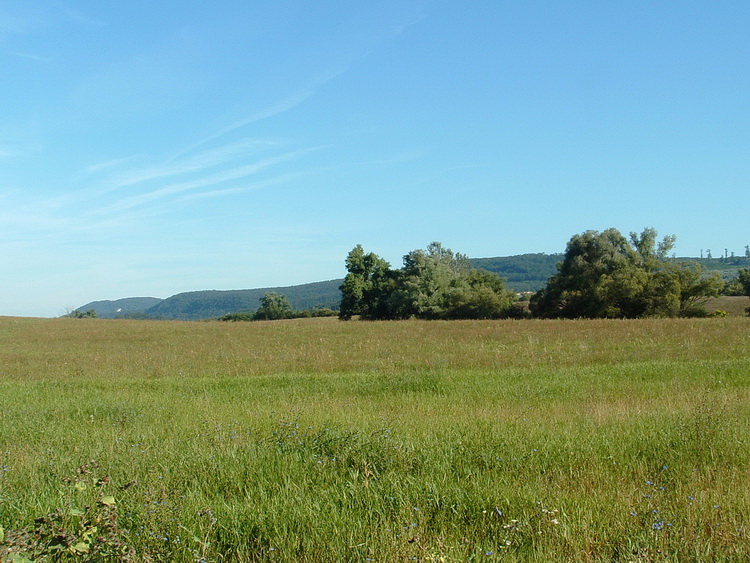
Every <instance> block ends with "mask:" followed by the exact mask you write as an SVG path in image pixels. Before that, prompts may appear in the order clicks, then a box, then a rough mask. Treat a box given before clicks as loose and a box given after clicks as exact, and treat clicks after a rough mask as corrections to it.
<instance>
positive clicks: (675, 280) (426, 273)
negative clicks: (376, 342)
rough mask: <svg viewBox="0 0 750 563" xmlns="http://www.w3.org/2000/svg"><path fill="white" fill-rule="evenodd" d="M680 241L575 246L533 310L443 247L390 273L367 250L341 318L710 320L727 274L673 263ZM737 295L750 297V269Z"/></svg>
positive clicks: (579, 238)
mask: <svg viewBox="0 0 750 563" xmlns="http://www.w3.org/2000/svg"><path fill="white" fill-rule="evenodd" d="M674 243H675V237H674V236H666V237H664V238H662V239H661V240H658V239H657V232H656V230H654V229H652V228H647V229H644V230H643V232H641V233H640V234H638V233H630V236H629V238H626V237H625V236H623V235H622V234H621V233H620V232H619V231H618V230H617V229H607V230H605V231H603V232H598V231H593V230H590V231H586V232H584V233H582V234H579V235H575V236H573V237H572V238H571V239H570V241H569V242H568V244H567V247H566V250H565V253H564V254H563V260H562V261H561V262H559V263H558V264H557V273H556V274H555V275H553V276H552V277H551V278H549V280H548V281H547V284H546V286H545V287H544V288H542V289H541V290H539V291H538V292H536V293H535V294H534V295H533V296H532V297H531V299H530V302H529V308H528V310H526V309H525V307H523V306H521V305H520V304H519V303H518V302H517V300H516V295H515V293H513V292H511V291H509V290H507V289H506V288H505V284H504V281H503V279H502V278H501V277H500V276H499V275H497V274H494V273H491V272H488V271H485V270H480V269H476V268H472V267H470V266H469V262H468V258H467V257H466V256H464V255H462V254H460V253H454V252H453V251H452V250H450V249H448V248H445V247H443V246H442V244H441V243H439V242H434V243H432V244H430V245H429V246H428V247H427V249H426V250H421V249H420V250H413V251H411V252H409V253H408V254H406V255H405V256H404V257H403V267H402V268H399V269H393V268H391V266H390V264H389V263H388V262H387V261H385V260H384V259H382V258H381V257H379V256H378V255H377V254H375V253H373V252H369V253H366V252H365V250H364V249H363V248H362V246H361V245H357V246H355V247H354V249H352V251H351V252H349V255H348V256H347V258H346V262H345V264H346V269H347V275H346V277H345V278H344V282H343V283H342V285H341V287H340V289H341V294H342V297H341V306H340V308H339V318H340V319H342V320H349V319H351V318H353V317H355V316H357V317H359V318H361V319H365V320H386V319H406V318H420V319H500V318H522V317H529V316H530V317H535V318H640V317H695V316H706V315H708V312H707V311H706V309H705V302H706V300H707V299H708V298H710V297H715V296H717V295H719V293H720V292H721V291H722V290H723V289H724V285H725V284H724V281H723V280H722V279H721V278H720V276H719V275H718V274H717V273H712V274H707V273H706V272H704V271H703V270H702V268H701V267H700V265H698V264H697V263H694V262H687V261H684V262H681V261H676V260H673V259H669V258H668V254H669V252H670V251H671V250H672V248H673V247H674ZM732 283H734V285H735V286H737V287H736V288H735V290H737V291H739V288H741V290H742V291H744V294H745V295H750V269H744V270H740V272H739V276H738V278H737V279H736V280H733V282H732Z"/></svg>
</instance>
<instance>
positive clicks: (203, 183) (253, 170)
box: [96, 147, 322, 214]
mask: <svg viewBox="0 0 750 563" xmlns="http://www.w3.org/2000/svg"><path fill="white" fill-rule="evenodd" d="M320 148H322V147H313V148H308V149H302V150H298V151H291V152H286V153H282V154H280V155H276V156H272V157H268V158H264V159H261V160H258V161H256V162H253V163H250V164H244V165H241V166H236V167H233V168H230V169H226V170H221V171H218V172H212V173H209V174H207V175H203V176H200V177H198V178H195V179H192V180H188V181H184V182H177V183H172V184H168V185H166V186H163V187H160V188H158V189H155V190H151V191H148V192H145V193H141V194H137V195H134V196H131V197H126V198H123V199H120V200H119V201H116V202H115V203H113V204H111V205H109V206H107V207H105V208H102V209H99V210H97V211H96V214H106V213H113V212H123V211H126V210H128V209H131V208H134V207H139V206H143V205H146V204H149V203H153V202H156V201H159V200H164V199H166V198H168V197H170V196H176V195H179V194H183V193H185V192H189V191H194V190H199V189H201V188H207V187H211V186H218V185H221V184H226V183H227V182H231V181H234V180H240V179H243V178H248V177H250V176H253V175H255V174H257V173H259V172H261V171H262V170H265V169H266V168H269V167H272V166H274V165H277V164H281V163H283V162H289V161H291V160H294V159H297V158H299V157H301V156H303V155H304V154H306V153H309V152H311V151H314V150H319V149H320ZM229 152H231V151H229ZM220 154H224V153H223V152H222V151H221V150H217V151H210V154H209V155H207V154H203V155H199V157H196V159H191V160H190V162H189V163H178V164H176V165H175V166H172V167H166V168H164V169H159V171H158V174H157V173H156V171H155V169H152V170H150V171H146V172H141V173H138V172H136V173H135V174H133V175H132V176H130V180H129V184H128V185H134V184H137V183H143V182H145V181H146V180H152V179H154V178H164V177H168V176H178V175H184V174H187V173H188V172H189V171H200V170H203V169H204V168H205V166H199V165H198V163H202V164H204V165H205V163H206V162H216V161H218V162H222V159H218V160H216V159H217V156H218V155H220Z"/></svg>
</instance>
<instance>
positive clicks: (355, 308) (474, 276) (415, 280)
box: [339, 242, 515, 320]
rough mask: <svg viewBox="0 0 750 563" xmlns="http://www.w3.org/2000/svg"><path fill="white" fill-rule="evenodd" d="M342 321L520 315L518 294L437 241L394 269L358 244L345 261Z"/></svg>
mask: <svg viewBox="0 0 750 563" xmlns="http://www.w3.org/2000/svg"><path fill="white" fill-rule="evenodd" d="M346 267H347V271H348V273H347V275H346V278H344V283H343V284H342V285H341V293H342V299H341V308H340V314H339V317H340V318H341V319H344V320H346V319H350V318H351V317H352V316H354V315H359V316H360V317H361V318H363V319H405V318H410V317H417V318H422V319H459V318H461V319H468V318H502V317H508V316H513V315H514V314H515V307H514V301H515V295H514V294H513V293H512V292H510V291H507V290H506V289H505V286H504V283H503V280H502V279H501V278H500V277H499V276H498V275H497V274H494V273H491V272H486V271H480V270H474V269H472V268H471V267H470V266H469V261H468V258H467V257H466V256H464V255H462V254H460V253H454V252H453V251H452V250H450V249H449V248H445V247H443V245H442V244H440V243H439V242H433V243H431V244H430V245H428V246H427V249H426V250H422V249H419V250H413V251H411V252H409V253H408V254H407V255H406V256H404V266H403V268H401V269H400V270H392V269H390V266H389V265H388V263H387V262H385V261H384V260H382V259H381V258H379V257H378V256H377V255H376V254H372V253H369V254H366V253H365V251H364V249H363V248H362V247H361V246H360V245H357V246H356V247H355V248H354V249H353V250H352V251H351V252H350V253H349V255H348V257H347V259H346Z"/></svg>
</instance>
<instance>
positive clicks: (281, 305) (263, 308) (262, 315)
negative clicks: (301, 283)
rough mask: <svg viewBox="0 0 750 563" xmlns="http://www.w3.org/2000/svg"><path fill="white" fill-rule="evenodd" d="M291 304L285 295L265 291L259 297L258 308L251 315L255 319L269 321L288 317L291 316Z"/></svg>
mask: <svg viewBox="0 0 750 563" xmlns="http://www.w3.org/2000/svg"><path fill="white" fill-rule="evenodd" d="M293 314H294V312H293V311H292V306H291V304H290V303H289V300H288V299H287V298H286V295H278V294H276V293H274V292H270V293H265V294H264V295H263V297H261V298H260V308H259V309H258V310H257V311H256V312H255V314H254V315H253V320H256V321H271V320H277V319H289V318H291V317H292V316H293Z"/></svg>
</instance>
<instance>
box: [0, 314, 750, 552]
mask: <svg viewBox="0 0 750 563" xmlns="http://www.w3.org/2000/svg"><path fill="white" fill-rule="evenodd" d="M749 446H750V324H749V323H748V320H747V319H744V318H738V317H737V318H735V317H727V318H716V319H692V320H690V319H682V320H639V321H500V322H493V321H487V322H484V321H482V322H416V321H415V322H411V321H409V322H393V323H388V322H384V323H364V322H350V323H342V322H339V321H336V320H333V319H310V320H299V321H281V322H261V323H218V322H206V323H171V322H138V321H104V320H73V319H57V320H38V319H0V526H2V527H3V529H4V530H5V536H6V548H7V544H12V543H14V542H15V545H16V546H18V545H21V544H22V542H21V540H19V539H18V538H19V537H21V536H20V534H21V532H22V531H24V530H27V531H29V530H34V529H35V528H39V526H40V525H39V524H38V523H37V524H35V522H34V521H35V518H38V517H40V516H44V515H46V514H48V513H51V512H53V511H55V510H56V509H60V511H61V513H63V514H64V517H61V518H62V521H63V522H62V524H60V526H63V525H64V526H65V527H66V529H67V530H69V531H71V530H72V531H71V533H70V535H71V536H75V535H76V534H78V536H76V537H78V538H79V539H80V537H82V536H83V532H82V531H81V530H84V529H86V530H90V528H91V526H92V525H93V524H86V525H88V526H89V527H88V528H86V525H84V524H85V522H84V521H86V522H94V521H95V520H96V518H99V522H98V523H97V527H98V531H97V532H96V533H97V534H99V535H100V536H102V534H103V533H104V531H105V530H109V531H110V534H109V536H107V537H103V536H102V539H100V543H101V542H104V543H107V545H110V546H114V545H115V544H117V546H115V547H117V548H118V549H121V551H124V550H126V549H130V552H131V554H133V555H134V559H135V560H151V561H200V560H201V559H203V560H205V561H253V560H259V561H260V560H277V561H367V560H373V561H409V560H417V561H467V560H476V561H499V560H503V561H568V560H569V561H746V560H749V559H750V537H748V526H750V521H749V520H750V495H748V493H747V483H748V482H749V481H750V447H749ZM89 460H95V461H96V466H93V467H91V468H88V469H87V468H83V469H82V470H81V471H80V472H79V471H77V468H78V467H80V466H82V465H83V464H86V463H88V462H89ZM88 471H90V472H88ZM87 472H88V473H87ZM105 476H109V477H110V481H109V482H108V483H106V484H102V485H101V486H100V487H97V486H96V485H95V481H96V479H97V478H100V477H105ZM68 478H69V479H68ZM77 483H78V484H79V486H78V488H76V484H77ZM83 484H86V488H85V489H83ZM109 496H112V497H114V500H115V501H116V522H115V517H114V516H113V511H114V509H112V510H110V507H108V505H107V504H106V503H104V504H102V503H99V504H97V502H96V501H97V500H101V499H102V498H106V497H109ZM86 506H88V507H90V508H89V512H90V513H92V514H93V515H92V516H91V518H88V516H87V517H86V518H84V517H78V516H75V514H77V513H74V514H73V515H72V516H71V515H70V508H71V507H74V508H78V509H83V508H85V507H86ZM87 514H88V513H87ZM87 518H88V520H87ZM115 524H116V525H115ZM108 525H109V528H107V526H108ZM94 535H96V534H94ZM87 541H88V540H87ZM117 542H120V543H117ZM90 543H91V545H92V546H93V545H94V544H93V540H91V541H90ZM27 544H28V542H27ZM113 549H114V547H113ZM0 553H1V551H0ZM66 553H67V556H68V557H69V558H70V559H71V560H81V561H83V560H86V556H85V554H83V553H81V552H76V551H75V550H74V549H73V548H72V547H69V549H68V551H67V552H66ZM42 559H43V557H42ZM47 560H53V559H49V558H48V559H47Z"/></svg>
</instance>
